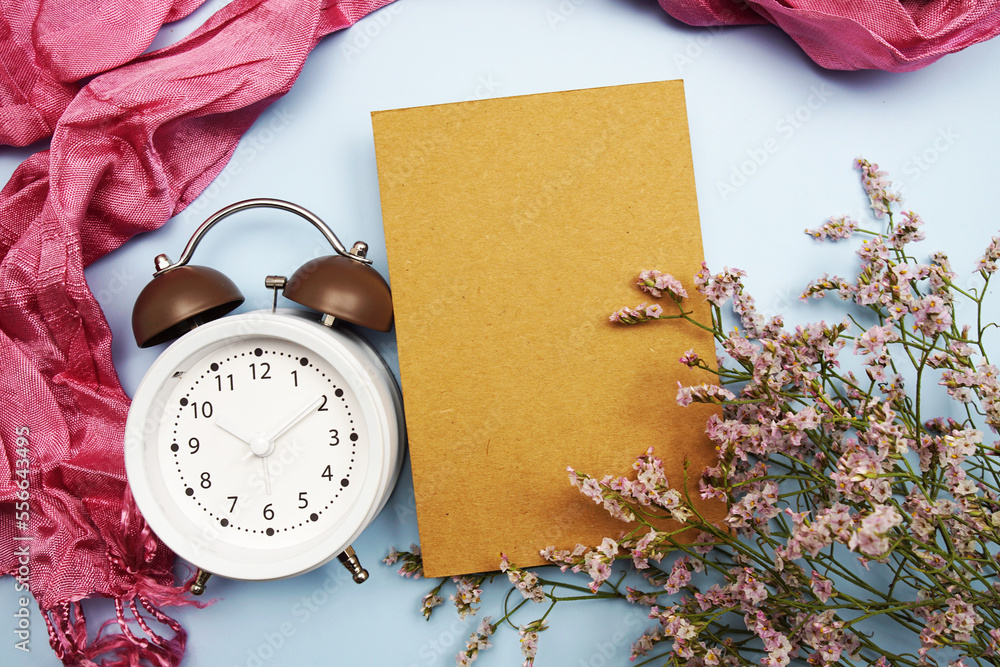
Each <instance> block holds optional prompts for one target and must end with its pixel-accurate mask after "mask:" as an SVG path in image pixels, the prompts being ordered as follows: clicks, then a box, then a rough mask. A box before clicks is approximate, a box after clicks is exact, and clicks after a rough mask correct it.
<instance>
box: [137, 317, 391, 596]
mask: <svg viewBox="0 0 1000 667" xmlns="http://www.w3.org/2000/svg"><path fill="white" fill-rule="evenodd" d="M404 439H405V435H404V427H403V420H402V412H401V400H400V397H399V393H398V389H397V387H396V384H395V381H394V379H393V378H392V376H391V374H390V373H389V371H388V369H387V368H386V367H385V364H384V363H383V361H382V360H381V358H380V357H378V355H377V354H376V353H375V352H374V351H373V350H372V349H371V347H370V346H369V345H367V344H366V343H365V342H364V341H363V340H361V339H360V338H358V337H357V336H355V335H353V334H351V333H350V332H347V331H343V330H339V329H330V328H329V327H326V326H324V325H322V324H320V323H319V322H316V321H313V320H311V319H309V317H308V316H307V315H306V314H305V313H302V312H301V311H291V310H289V311H281V310H279V311H277V312H271V311H262V312H257V313H249V314H247V315H238V316H232V317H228V318H223V319H220V320H216V321H215V322H211V323H209V324H206V325H203V326H201V327H199V328H197V329H196V330H194V331H192V332H190V333H188V334H187V335H186V336H185V337H183V338H181V339H180V340H178V341H177V342H176V343H174V344H173V345H172V346H171V347H170V348H168V349H167V350H166V351H165V352H164V353H163V354H162V355H161V356H160V357H159V358H158V359H157V360H156V361H155V362H154V364H153V367H152V368H151V369H150V371H149V372H148V373H147V375H146V377H145V378H144V379H143V381H142V383H141V385H140V386H139V388H138V390H137V391H136V395H135V398H134V401H133V406H132V408H131V410H130V413H129V419H128V423H127V426H126V469H127V472H128V476H129V482H130V485H131V487H132V491H133V494H134V495H135V497H136V502H137V503H138V505H139V507H140V509H141V510H142V512H143V514H144V515H145V516H146V517H147V519H148V521H149V522H150V525H151V526H153V527H154V530H155V531H156V533H157V534H158V535H159V536H160V538H161V539H163V540H164V542H166V544H167V545H168V546H169V547H171V548H172V549H173V550H174V551H175V552H176V553H178V554H179V555H180V556H182V557H184V558H186V559H187V560H189V561H191V562H193V563H195V564H197V565H198V566H199V567H200V568H203V569H205V570H207V571H210V572H213V573H215V574H219V575H223V576H227V577H232V578H237V579H276V578H281V577H287V576H292V575H295V574H300V573H302V572H306V571H308V570H310V569H313V568H314V567H318V566H319V565H322V564H323V563H325V562H326V561H328V560H330V559H331V558H333V557H334V556H336V555H337V554H339V553H340V552H342V551H343V550H344V549H345V548H347V547H348V546H349V545H350V543H351V542H352V541H353V540H354V539H355V538H356V537H357V536H358V534H360V532H361V531H362V530H363V529H364V527H365V526H367V525H368V524H369V523H370V522H371V521H372V520H373V519H374V517H375V515H376V514H377V513H378V511H379V510H380V509H381V507H382V506H383V505H384V503H385V501H386V500H387V499H388V496H389V493H390V492H391V489H392V486H393V484H394V482H395V479H396V477H397V475H398V472H399V468H400V465H401V460H402V455H401V448H402V446H403V442H404Z"/></svg>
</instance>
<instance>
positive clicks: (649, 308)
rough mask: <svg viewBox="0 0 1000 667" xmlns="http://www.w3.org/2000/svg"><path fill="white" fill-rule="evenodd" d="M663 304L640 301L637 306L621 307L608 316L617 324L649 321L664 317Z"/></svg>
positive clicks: (609, 319)
mask: <svg viewBox="0 0 1000 667" xmlns="http://www.w3.org/2000/svg"><path fill="white" fill-rule="evenodd" d="M663 317H664V315H663V306H661V305H660V304H658V303H654V304H649V305H647V304H645V303H640V304H639V305H638V306H636V307H635V308H630V307H628V306H624V307H622V308H619V309H618V310H616V311H615V312H613V313H611V315H610V316H609V317H608V321H610V322H615V323H616V324H639V323H640V322H649V321H651V320H659V319H663Z"/></svg>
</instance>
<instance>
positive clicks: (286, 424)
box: [264, 396, 323, 444]
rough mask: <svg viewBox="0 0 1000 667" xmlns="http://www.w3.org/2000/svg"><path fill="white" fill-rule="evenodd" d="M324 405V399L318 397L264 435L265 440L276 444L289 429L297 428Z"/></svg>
mask: <svg viewBox="0 0 1000 667" xmlns="http://www.w3.org/2000/svg"><path fill="white" fill-rule="evenodd" d="M322 403H323V397H322V396H317V397H316V398H314V399H313V400H312V401H310V403H309V405H306V406H303V407H302V408H300V409H299V410H298V412H296V413H295V414H294V415H292V416H291V417H289V418H287V419H285V420H284V421H282V422H281V423H280V424H278V426H276V427H275V428H274V429H272V430H271V431H269V432H268V433H267V434H266V435H264V440H265V441H266V442H268V443H269V444H274V441H275V440H277V439H278V438H280V437H281V436H283V435H284V434H285V433H287V432H288V430H289V429H291V428H292V427H293V426H295V425H296V424H298V423H299V422H300V421H302V420H303V419H305V418H306V416H307V415H308V414H309V413H311V412H312V411H313V410H315V409H316V408H318V407H319V406H320V405H321V404H322Z"/></svg>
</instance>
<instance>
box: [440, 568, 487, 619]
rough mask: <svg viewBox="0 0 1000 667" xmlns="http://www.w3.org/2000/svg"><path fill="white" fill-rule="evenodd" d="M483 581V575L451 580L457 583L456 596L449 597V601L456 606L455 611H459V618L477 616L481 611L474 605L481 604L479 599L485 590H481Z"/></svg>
mask: <svg viewBox="0 0 1000 667" xmlns="http://www.w3.org/2000/svg"><path fill="white" fill-rule="evenodd" d="M483 579H484V577H483V576H482V575H467V576H460V577H452V578H451V580H452V581H453V582H455V594H454V595H449V596H448V599H449V600H451V601H452V602H453V603H454V604H455V609H457V610H458V617H459V618H465V617H466V616H475V615H476V612H477V611H479V608H478V607H474V606H473V605H476V604H479V597H480V596H481V595H482V593H483V589H482V588H481V585H482V583H483Z"/></svg>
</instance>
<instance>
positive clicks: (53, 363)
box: [0, 0, 1000, 666]
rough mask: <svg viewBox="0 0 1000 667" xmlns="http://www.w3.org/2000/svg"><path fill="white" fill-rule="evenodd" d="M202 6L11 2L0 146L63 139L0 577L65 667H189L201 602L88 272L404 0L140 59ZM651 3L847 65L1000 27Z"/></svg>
mask: <svg viewBox="0 0 1000 667" xmlns="http://www.w3.org/2000/svg"><path fill="white" fill-rule="evenodd" d="M201 1H202V0H175V1H174V2H170V1H169V0H161V1H158V2H157V1H155V0H147V1H146V2H135V1H134V0H62V1H60V0H17V1H14V0H3V3H4V4H3V5H0V7H2V10H0V143H5V144H10V145H27V144H29V143H31V142H33V141H36V140H38V139H42V138H44V137H48V136H51V149H50V150H48V151H43V152H41V153H38V154H36V155H33V156H32V157H30V158H29V159H28V160H26V161H25V162H24V164H22V165H21V166H20V168H19V169H18V170H17V172H16V173H15V174H14V176H13V177H12V178H11V180H10V182H9V183H8V184H7V186H6V187H5V188H4V189H3V190H2V191H0V397H2V401H0V440H2V443H3V450H2V451H3V454H4V456H5V457H6V462H7V465H8V468H9V472H10V474H9V476H8V477H3V476H0V478H2V479H0V568H2V569H0V571H2V572H3V573H6V574H12V575H14V576H15V577H17V578H18V582H19V583H18V584H17V587H18V588H20V587H21V586H22V583H20V582H23V585H24V586H27V587H30V591H31V593H32V594H33V595H34V597H35V599H36V600H37V602H38V605H39V607H40V608H41V611H42V614H43V616H44V618H45V621H46V624H47V626H48V631H49V639H50V643H51V645H52V648H53V649H54V650H55V652H56V655H57V656H58V657H59V658H60V659H62V660H63V662H64V663H66V664H67V665H93V664H94V662H93V660H95V659H98V657H99V656H106V657H107V658H108V659H107V660H106V661H105V662H104V663H103V664H121V665H134V664H139V661H140V660H147V661H148V662H150V663H152V664H155V665H161V666H166V665H175V664H177V663H178V662H179V661H180V658H181V655H182V654H183V651H184V643H185V634H184V631H183V629H182V628H181V627H180V626H179V625H178V624H177V623H176V622H174V621H173V620H172V619H170V618H169V617H167V616H165V615H164V614H163V613H162V612H161V611H160V610H159V609H160V607H162V606H165V605H175V604H188V603H189V602H187V598H186V596H185V595H184V588H175V587H173V575H172V573H171V566H172V562H173V555H172V554H171V553H170V552H169V551H168V550H167V549H166V548H165V547H164V546H163V544H162V543H160V542H159V541H158V540H157V538H156V537H155V536H154V535H153V534H152V533H151V532H150V531H149V529H148V527H147V526H146V524H145V522H144V521H143V519H142V517H141V516H139V515H138V513H137V512H136V510H135V506H134V504H133V502H132V500H131V498H130V496H129V494H128V488H127V485H126V482H125V473H124V466H123V461H122V440H123V429H124V423H125V415H126V412H127V410H128V405H129V401H128V397H126V396H125V394H124V392H123V391H122V388H121V386H120V384H119V382H118V378H117V376H116V374H115V371H114V367H113V366H112V362H111V331H110V329H109V327H108V324H107V322H106V320H105V319H104V316H103V314H102V313H101V310H100V307H99V306H98V304H97V302H96V301H95V299H94V297H93V295H92V294H91V293H90V290H89V289H88V287H87V284H86V281H85V280H84V274H83V269H84V267H85V266H87V265H88V264H89V263H90V262H93V261H94V260H95V259H97V258H98V257H101V256H102V255H104V254H106V253H108V252H110V251H111V250H114V249H115V248H117V247H118V246H120V245H121V244H122V243H124V242H125V241H126V240H128V239H129V238H131V237H132V236H133V235H134V234H136V233H138V232H142V231H149V230H152V229H156V228H157V227H159V226H160V225H162V224H163V223H164V222H166V221H167V220H168V219H169V218H170V217H171V216H174V215H176V214H177V213H179V212H180V211H181V210H183V209H184V207H185V206H187V205H188V204H189V203H191V201H192V200H193V199H194V198H195V197H197V196H198V194H199V193H200V192H201V191H202V190H203V189H204V188H205V187H206V186H207V185H208V184H209V183H210V182H211V180H212V179H213V178H214V177H215V176H216V175H217V174H218V173H219V172H220V171H221V170H222V168H223V167H224V166H225V164H226V162H227V160H229V158H230V157H231V156H232V154H233V151H234V150H235V148H236V144H237V141H238V140H239V138H240V136H241V135H242V134H243V133H244V132H245V131H246V130H247V129H248V128H249V127H250V125H251V124H252V123H253V122H254V120H255V119H256V118H257V117H258V116H259V115H260V114H261V112H262V111H264V109H266V108H267V106H268V105H269V104H270V103H271V102H273V101H274V100H275V99H277V98H278V97H280V96H281V95H283V94H284V93H285V92H287V91H288V89H289V88H290V87H291V85H292V83H293V82H294V81H295V78H296V77H297V75H298V73H299V71H300V69H301V67H302V65H303V62H304V60H305V58H306V56H307V55H308V54H309V52H310V51H311V50H312V48H313V47H314V46H315V45H316V44H317V42H318V41H319V40H320V39H321V38H322V37H323V36H324V35H327V34H329V33H331V32H333V31H335V30H339V29H341V28H344V27H346V26H349V25H351V24H353V23H354V22H355V21H357V20H358V19H360V18H361V17H363V16H364V15H366V14H367V13H369V12H371V11H373V10H375V9H378V8H379V7H382V6H384V5H386V4H388V3H389V2H390V1H391V0H325V1H324V0H234V2H232V3H231V4H229V5H228V6H226V7H225V8H224V9H222V10H220V11H219V12H218V13H217V14H216V15H215V16H213V17H212V18H211V19H210V20H209V21H208V22H207V23H206V24H205V25H204V26H202V27H201V28H199V29H198V30H197V31H196V32H195V33H194V34H192V35H191V36H190V37H188V38H187V39H185V40H183V41H181V42H180V43H178V44H176V45H174V46H171V47H169V48H167V49H164V50H162V51H159V52H156V53H153V54H150V55H147V56H142V55H140V54H141V53H142V52H143V51H144V50H145V49H146V48H147V46H148V45H149V43H150V41H151V40H152V38H153V37H154V36H155V34H156V32H157V30H159V28H160V26H161V24H163V23H164V22H166V21H172V20H176V19H177V18H180V17H182V16H184V15H186V14H188V13H190V12H191V11H192V10H193V9H194V8H195V7H197V6H198V4H200V2H201ZM660 4H661V5H662V6H663V8H664V9H665V10H666V11H668V12H669V13H671V14H672V15H674V16H675V17H677V18H679V19H680V20H683V21H686V22H688V23H692V24H696V25H715V24H748V23H762V22H767V21H769V22H772V23H775V24H777V25H779V26H780V27H781V28H783V29H784V30H785V31H787V32H788V33H789V34H790V35H791V36H792V37H793V38H794V39H795V40H796V41H797V42H798V43H799V44H800V45H801V46H802V47H803V49H805V50H806V52H807V53H809V55H810V56H811V57H813V58H814V59H815V60H816V61H817V62H818V63H819V64H821V65H823V66H824V67H831V68H838V69H857V68H863V67H876V68H882V69H888V70H896V71H902V70H910V69H916V68H918V67H922V66H924V65H927V64H928V63H930V62H933V61H934V60H936V59H937V58H939V57H941V55H943V54H944V53H948V52H950V51H955V50H958V49H961V48H964V47H965V46H968V45H970V44H973V43H975V42H978V41H982V40H984V39H988V38H990V37H992V36H994V35H995V34H996V33H997V31H998V30H1000V18H998V15H997V7H998V5H1000V0H982V1H980V2H971V1H969V0H966V1H963V2H950V1H945V0H906V1H902V2H900V1H896V0H872V1H871V2H866V3H858V2H848V1H847V0H798V1H794V0H793V1H786V2H779V1H778V0H747V2H745V3H738V2H735V1H734V0H660ZM91 76H93V77H94V78H93V79H92V80H90V82H89V83H87V84H86V85H83V86H81V83H80V81H81V80H83V79H86V78H87V77H91ZM25 594H26V593H25ZM93 595H100V596H105V597H109V598H111V599H113V600H114V601H115V606H116V609H117V616H118V623H117V625H118V626H119V627H120V630H121V631H120V632H113V633H103V632H102V633H100V635H99V636H98V638H97V639H96V641H94V642H93V643H88V639H87V628H86V624H85V623H86V621H85V619H84V616H83V610H82V607H81V605H80V600H82V599H83V598H86V597H90V596H93ZM150 618H153V619H156V620H157V621H159V622H160V623H161V624H163V625H165V626H166V627H169V628H170V629H171V630H172V636H171V637H169V638H164V637H160V636H159V635H158V634H157V633H156V632H154V630H153V629H152V628H151V627H150V626H149V625H148V619H150ZM15 638H16V637H15Z"/></svg>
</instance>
